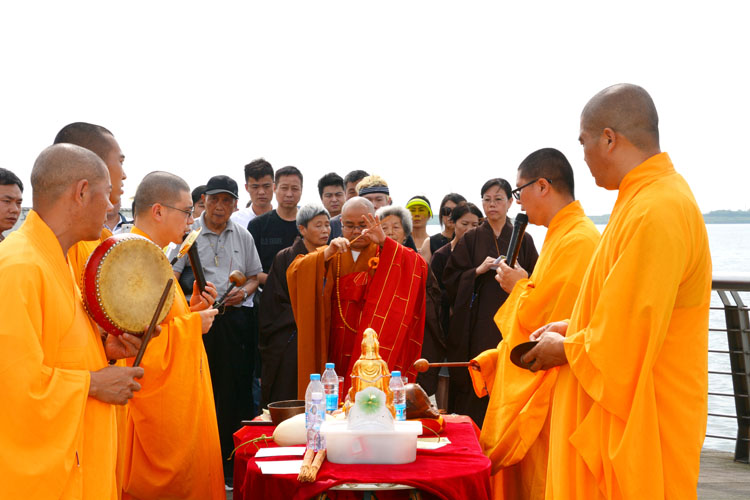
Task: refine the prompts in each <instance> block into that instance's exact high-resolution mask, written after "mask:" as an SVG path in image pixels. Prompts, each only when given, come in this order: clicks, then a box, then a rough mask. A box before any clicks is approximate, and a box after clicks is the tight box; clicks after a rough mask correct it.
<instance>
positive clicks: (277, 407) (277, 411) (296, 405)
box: [268, 399, 305, 425]
mask: <svg viewBox="0 0 750 500" xmlns="http://www.w3.org/2000/svg"><path fill="white" fill-rule="evenodd" d="M268 412H269V413H270V414H271V422H273V425H279V424H280V423H281V422H283V421H284V420H286V419H288V418H291V417H293V416H295V415H299V414H300V413H305V402H304V401H303V400H299V399H292V400H289V401H276V402H275V403H269V404H268Z"/></svg>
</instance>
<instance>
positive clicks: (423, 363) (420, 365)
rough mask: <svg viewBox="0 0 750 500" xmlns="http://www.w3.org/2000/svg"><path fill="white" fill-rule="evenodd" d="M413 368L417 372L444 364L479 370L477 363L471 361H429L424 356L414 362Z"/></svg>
mask: <svg viewBox="0 0 750 500" xmlns="http://www.w3.org/2000/svg"><path fill="white" fill-rule="evenodd" d="M413 366H414V369H415V370H416V371H417V373H424V372H426V371H427V370H429V369H430V368H436V367H441V366H446V367H448V368H467V367H469V366H471V367H472V368H473V369H475V370H479V365H478V364H476V363H473V362H471V361H446V362H444V363H430V362H429V361H427V360H426V359H424V358H419V359H418V360H416V361H415V362H414V365H413Z"/></svg>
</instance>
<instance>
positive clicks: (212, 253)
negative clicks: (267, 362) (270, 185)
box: [174, 175, 263, 488]
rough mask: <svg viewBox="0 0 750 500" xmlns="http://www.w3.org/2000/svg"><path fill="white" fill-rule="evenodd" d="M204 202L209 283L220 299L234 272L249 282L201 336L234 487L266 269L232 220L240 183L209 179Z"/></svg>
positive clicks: (201, 239) (249, 408) (201, 248)
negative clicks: (256, 304)
mask: <svg viewBox="0 0 750 500" xmlns="http://www.w3.org/2000/svg"><path fill="white" fill-rule="evenodd" d="M203 199H204V200H205V202H206V210H205V211H204V212H203V214H201V216H200V218H199V219H198V220H197V221H195V224H193V229H197V228H199V227H200V228H202V230H201V233H200V235H199V236H198V239H197V240H196V241H195V245H198V247H197V248H198V255H199V256H200V259H201V264H202V265H203V272H204V274H205V276H206V280H208V281H211V282H213V283H215V285H216V291H217V292H218V296H219V297H221V296H223V295H224V293H225V292H226V291H227V290H228V288H229V286H230V283H229V275H230V273H231V272H232V271H235V270H238V271H240V272H241V273H242V274H244V275H245V277H246V278H247V281H246V282H245V284H244V285H243V286H237V287H235V288H234V289H233V290H232V291H231V292H230V293H229V295H227V298H226V300H225V302H224V305H223V306H222V307H220V309H219V315H218V316H216V318H215V319H214V322H213V325H212V326H211V329H210V330H209V331H208V333H207V334H206V335H204V336H203V343H204V345H205V347H206V354H207V355H208V365H209V367H210V369H211V381H212V383H213V389H214V399H215V401H216V419H217V421H218V425H219V439H220V441H221V454H222V458H223V463H224V479H225V480H226V482H227V488H231V487H232V478H233V461H229V460H227V459H228V458H229V456H230V454H231V453H232V450H233V449H234V442H233V438H232V434H233V433H234V431H236V430H237V429H239V427H240V422H241V421H242V420H244V419H249V418H252V417H253V416H254V415H255V411H254V410H255V409H254V404H253V395H252V394H253V390H252V380H253V370H254V368H255V361H254V360H255V354H256V352H255V351H256V350H257V348H258V345H257V335H256V331H255V330H256V324H257V321H256V320H255V314H256V312H255V309H254V308H253V294H254V293H255V291H256V290H257V288H258V274H259V273H260V272H261V271H262V270H263V269H262V267H261V264H260V258H259V257H258V252H257V250H256V248H255V243H254V242H253V237H252V236H251V235H250V233H249V232H248V231H247V230H246V229H245V228H243V227H240V226H239V225H237V223H235V222H234V221H232V220H230V216H231V215H232V213H233V212H234V211H235V209H236V208H237V199H238V190H237V183H236V182H235V181H234V180H233V179H232V178H230V177H228V176H226V175H217V176H214V177H211V179H209V181H208V183H207V184H206V192H205V194H204V195H203ZM186 260H187V257H183V258H182V259H180V260H179V261H177V263H176V264H175V265H174V271H175V275H177V277H178V278H179V276H180V273H181V272H182V270H183V269H184V268H185V262H186Z"/></svg>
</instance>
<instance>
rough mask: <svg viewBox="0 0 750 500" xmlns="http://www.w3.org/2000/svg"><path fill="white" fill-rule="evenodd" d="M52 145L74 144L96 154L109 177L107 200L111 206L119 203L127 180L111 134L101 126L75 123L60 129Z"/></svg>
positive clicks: (120, 156)
mask: <svg viewBox="0 0 750 500" xmlns="http://www.w3.org/2000/svg"><path fill="white" fill-rule="evenodd" d="M53 144H75V145H76V146H81V147H83V148H86V149H88V150H89V151H93V152H94V153H96V155H97V156H99V158H101V159H102V160H103V161H104V164H105V165H106V166H107V169H108V170H109V177H110V180H111V181H112V193H111V194H110V197H109V199H110V201H111V202H112V205H116V204H117V203H119V202H120V197H121V196H122V193H123V189H122V186H123V181H124V180H125V179H127V175H125V170H124V169H123V163H124V161H125V155H124V154H123V153H122V150H121V149H120V145H119V144H118V143H117V140H115V136H114V135H113V134H112V132H110V131H109V130H107V129H106V128H104V127H102V126H101V125H94V124H93V123H86V122H75V123H71V124H68V125H65V126H64V127H63V128H62V129H60V131H59V132H58V133H57V135H56V136H55V141H54V143H53Z"/></svg>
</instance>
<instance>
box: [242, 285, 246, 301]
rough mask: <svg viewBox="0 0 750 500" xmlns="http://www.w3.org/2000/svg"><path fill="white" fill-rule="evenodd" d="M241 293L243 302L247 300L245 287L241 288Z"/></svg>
mask: <svg viewBox="0 0 750 500" xmlns="http://www.w3.org/2000/svg"><path fill="white" fill-rule="evenodd" d="M242 294H243V297H242V302H245V301H246V300H247V289H246V288H244V287H243V288H242Z"/></svg>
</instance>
